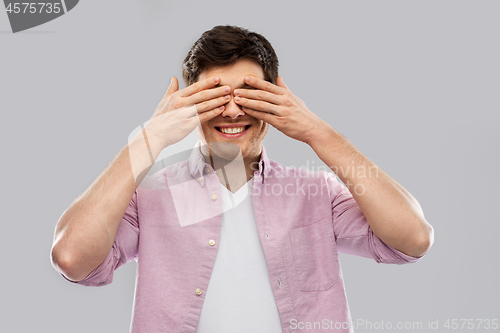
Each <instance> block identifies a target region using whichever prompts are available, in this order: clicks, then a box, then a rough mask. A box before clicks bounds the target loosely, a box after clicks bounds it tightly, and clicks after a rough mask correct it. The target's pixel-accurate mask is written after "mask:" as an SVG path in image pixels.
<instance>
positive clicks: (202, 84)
mask: <svg viewBox="0 0 500 333" xmlns="http://www.w3.org/2000/svg"><path fill="white" fill-rule="evenodd" d="M218 83H219V78H218V77H209V78H208V79H205V80H203V81H198V82H195V83H193V84H192V85H190V86H189V87H186V88H184V89H182V90H179V93H180V96H181V97H187V96H191V95H193V94H196V93H197V92H199V91H202V90H205V89H209V88H212V87H214V86H216V85H217V84H218Z"/></svg>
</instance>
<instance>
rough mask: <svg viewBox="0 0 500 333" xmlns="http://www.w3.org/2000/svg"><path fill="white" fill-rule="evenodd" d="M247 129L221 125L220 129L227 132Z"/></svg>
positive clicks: (231, 132) (239, 131)
mask: <svg viewBox="0 0 500 333" xmlns="http://www.w3.org/2000/svg"><path fill="white" fill-rule="evenodd" d="M244 130H245V127H220V131H221V132H222V133H226V134H235V133H241V132H243V131H244Z"/></svg>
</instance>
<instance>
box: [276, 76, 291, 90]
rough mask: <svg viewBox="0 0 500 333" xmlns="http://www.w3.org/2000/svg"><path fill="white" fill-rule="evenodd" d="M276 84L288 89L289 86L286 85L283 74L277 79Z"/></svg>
mask: <svg viewBox="0 0 500 333" xmlns="http://www.w3.org/2000/svg"><path fill="white" fill-rule="evenodd" d="M276 85H277V86H278V87H282V88H285V89H288V87H287V86H286V84H285V82H284V81H283V77H281V76H278V78H277V79H276ZM288 90H290V89H288Z"/></svg>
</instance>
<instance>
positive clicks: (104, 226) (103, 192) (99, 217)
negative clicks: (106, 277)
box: [52, 133, 159, 280]
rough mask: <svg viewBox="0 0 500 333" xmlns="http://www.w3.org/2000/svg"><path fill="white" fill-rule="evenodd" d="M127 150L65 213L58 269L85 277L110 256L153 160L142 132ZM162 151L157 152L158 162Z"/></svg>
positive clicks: (55, 254) (59, 229) (57, 243)
mask: <svg viewBox="0 0 500 333" xmlns="http://www.w3.org/2000/svg"><path fill="white" fill-rule="evenodd" d="M139 134H140V136H139V135H138V136H136V138H135V139H134V140H132V141H131V142H130V144H129V145H127V146H126V147H124V148H123V149H122V150H121V151H120V152H119V153H118V155H117V156H116V157H115V159H114V160H113V161H112V162H111V164H110V165H109V166H108V167H107V168H106V169H105V170H104V171H103V172H102V173H101V175H100V176H99V177H98V178H97V179H96V180H95V181H94V183H93V184H92V185H91V186H90V187H89V188H88V189H87V190H86V191H85V192H84V193H83V194H82V195H81V196H80V197H78V198H77V199H76V200H75V201H74V203H73V204H72V205H71V206H70V207H69V208H68V209H67V210H66V211H65V212H64V214H63V215H62V216H61V218H60V219H59V221H58V223H57V225H56V231H55V236H54V242H53V247H52V260H53V264H54V267H55V268H56V269H58V270H59V271H60V272H61V273H64V275H65V276H67V277H68V278H70V279H72V280H81V279H83V278H85V277H86V276H87V275H88V274H89V273H90V272H91V271H92V270H93V269H94V268H95V267H97V266H98V265H99V264H101V263H102V262H103V261H104V259H105V258H106V256H107V254H108V253H109V251H110V249H111V247H112V245H113V243H114V240H115V237H116V232H117V230H118V227H119V225H120V222H121V219H122V217H123V215H124V213H125V211H126V209H127V207H128V204H129V202H130V200H131V198H132V196H133V194H134V192H135V190H136V189H137V187H138V184H140V182H141V181H142V179H143V178H144V176H145V174H146V173H147V172H148V170H149V169H150V168H151V166H152V164H153V161H151V156H150V154H149V150H148V149H147V147H146V144H145V141H144V138H143V137H142V133H139ZM158 154H159V151H155V152H154V156H153V159H156V157H157V156H158Z"/></svg>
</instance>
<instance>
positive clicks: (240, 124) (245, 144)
mask: <svg viewBox="0 0 500 333" xmlns="http://www.w3.org/2000/svg"><path fill="white" fill-rule="evenodd" d="M212 76H217V77H219V78H220V82H219V85H217V86H225V85H227V86H230V87H231V99H230V100H229V102H227V103H226V104H225V109H224V111H223V112H222V113H221V114H220V115H219V116H217V117H215V118H212V119H211V120H209V121H206V122H204V123H202V124H201V127H202V129H203V133H204V134H205V140H206V142H203V143H204V144H208V146H209V149H210V143H211V142H229V143H234V144H237V145H238V146H239V148H240V149H241V153H242V156H243V158H244V159H250V160H254V159H255V160H257V158H258V157H259V156H260V153H261V144H262V140H263V139H264V136H265V135H266V133H267V129H268V126H269V125H268V123H266V122H264V121H262V120H259V119H257V118H255V117H252V116H250V115H248V114H246V113H245V112H244V111H243V110H242V109H241V107H240V106H239V105H238V104H236V103H235V102H234V100H233V98H234V93H233V92H234V90H235V89H237V88H243V89H255V88H253V87H250V86H247V85H246V84H245V82H244V78H245V76H254V77H256V78H259V79H262V80H264V72H263V71H262V68H261V67H260V65H258V64H256V63H255V62H253V61H250V60H246V59H242V60H238V61H237V62H236V63H234V64H233V65H229V66H224V67H212V68H210V69H208V70H206V71H203V72H201V73H200V76H199V77H198V81H201V80H204V79H206V78H209V77H212ZM209 112H210V111H209ZM241 130H243V131H241ZM224 132H226V133H224ZM227 132H229V133H227ZM211 148H212V150H213V151H214V152H215V153H216V154H217V155H219V151H220V149H216V148H214V146H213V145H212V147H211ZM233 151H234V150H233ZM230 155H233V154H230ZM221 157H224V156H221Z"/></svg>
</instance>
